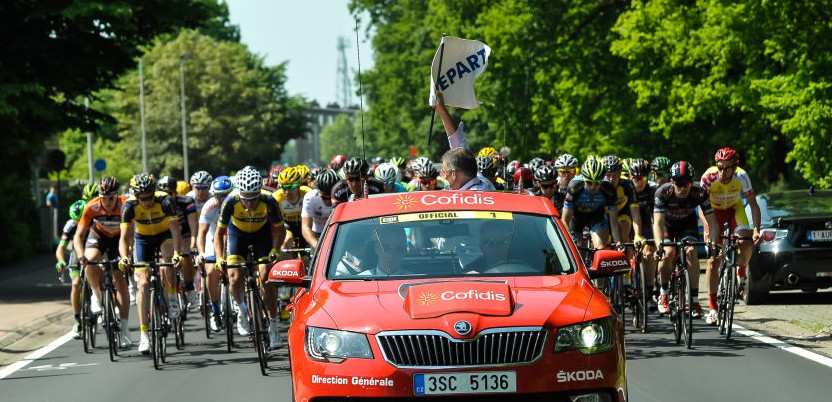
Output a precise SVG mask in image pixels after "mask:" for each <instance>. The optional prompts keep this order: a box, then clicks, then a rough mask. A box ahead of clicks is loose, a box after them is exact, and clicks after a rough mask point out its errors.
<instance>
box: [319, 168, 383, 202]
mask: <svg viewBox="0 0 832 402" xmlns="http://www.w3.org/2000/svg"><path fill="white" fill-rule="evenodd" d="M368 168H369V166H368V165H367V161H365V160H364V158H361V157H355V158H352V159H350V160H348V161H347V162H346V163H344V180H341V181H340V182H338V183H337V184H336V185H335V187H333V189H332V202H333V204H338V203H340V202H347V201H353V200H355V199H358V198H364V197H366V195H365V194H364V191H365V187H366V191H367V194H368V195H369V194H380V193H383V192H384V184H383V183H381V182H380V181H378V180H377V179H376V178H375V177H367V171H368Z"/></svg>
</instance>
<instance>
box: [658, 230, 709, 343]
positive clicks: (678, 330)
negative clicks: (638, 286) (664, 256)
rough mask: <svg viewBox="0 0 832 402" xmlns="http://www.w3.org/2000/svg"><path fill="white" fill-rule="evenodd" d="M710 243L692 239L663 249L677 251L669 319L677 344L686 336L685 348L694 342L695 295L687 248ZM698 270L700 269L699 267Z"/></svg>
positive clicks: (671, 285) (674, 243)
mask: <svg viewBox="0 0 832 402" xmlns="http://www.w3.org/2000/svg"><path fill="white" fill-rule="evenodd" d="M709 244H710V243H707V242H697V241H693V240H691V239H690V238H685V239H682V241H677V242H664V243H662V244H661V247H674V248H675V249H676V263H675V264H674V269H673V270H672V271H671V273H670V294H669V295H668V305H669V306H670V312H669V313H668V317H669V318H670V321H671V322H672V323H673V335H674V340H675V341H676V344H677V345H678V344H680V343H681V342H682V337H683V336H684V341H685V347H686V348H688V349H690V348H691V347H692V342H693V313H692V311H691V310H692V308H693V294H692V293H691V287H690V286H689V284H690V270H688V259H687V253H685V248H687V247H698V246H706V247H708V246H709ZM697 269H698V267H697Z"/></svg>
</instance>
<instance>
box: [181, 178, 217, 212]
mask: <svg viewBox="0 0 832 402" xmlns="http://www.w3.org/2000/svg"><path fill="white" fill-rule="evenodd" d="M213 180H214V177H213V176H211V174H210V173H208V172H206V171H204V170H200V171H198V172H196V173H194V174H192V175H191V189H190V191H188V192H187V193H186V194H185V195H186V196H188V197H191V198H193V199H194V205H195V206H196V213H197V217H198V216H199V213H200V211H202V206H203V205H205V203H206V202H208V200H209V199H210V198H211V193H210V188H211V181H213Z"/></svg>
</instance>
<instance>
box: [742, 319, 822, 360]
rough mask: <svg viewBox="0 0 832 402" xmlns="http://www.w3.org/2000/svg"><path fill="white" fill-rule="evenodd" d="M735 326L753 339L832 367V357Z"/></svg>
mask: <svg viewBox="0 0 832 402" xmlns="http://www.w3.org/2000/svg"><path fill="white" fill-rule="evenodd" d="M733 327H734V329H735V332H737V333H739V334H741V335H744V336H747V337H749V338H751V339H754V340H757V341H759V342H762V343H766V344H769V345H771V346H774V347H776V348H778V349H783V350H785V351H786V352H789V353H793V354H796V355H798V356H800V357H802V358H804V359H809V360H811V361H813V362H815V363H819V364H822V365H824V366H826V367H831V368H832V359H830V358H828V357H826V356H823V355H819V354H817V353H815V352H810V351H808V350H806V349H803V348H801V347H799V346H795V345H792V344H790V343H786V342H783V341H781V340H778V339H774V338H772V337H770V336H765V335H763V334H761V333H759V332H756V331H752V330H749V329H746V328H743V327H741V326H739V325H737V324H734V325H733Z"/></svg>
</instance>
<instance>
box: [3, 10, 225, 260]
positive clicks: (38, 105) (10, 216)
mask: <svg viewBox="0 0 832 402" xmlns="http://www.w3.org/2000/svg"><path fill="white" fill-rule="evenodd" d="M183 26H187V27H200V28H205V29H206V30H208V31H210V32H211V33H212V34H215V35H218V36H221V37H225V38H229V39H232V38H234V37H239V34H238V33H237V29H236V28H235V27H232V26H230V25H229V24H228V9H227V6H226V5H225V4H224V3H222V4H220V3H218V2H217V1H216V0H123V1H119V2H109V1H94V0H86V1H80V0H75V1H63V2H54V1H50V2H43V1H36V0H9V1H4V2H2V5H0V127H3V136H4V139H6V142H5V143H4V146H3V147H0V169H2V171H3V172H4V176H3V180H0V191H2V192H3V193H4V194H14V196H8V197H0V221H2V222H4V225H3V226H2V229H0V258H8V257H10V256H15V257H20V256H21V255H26V254H28V253H30V252H31V251H32V250H33V249H34V248H35V246H37V244H38V241H37V230H36V229H35V228H36V226H35V227H30V224H31V222H36V221H37V217H36V215H35V210H34V205H36V204H35V203H34V202H33V199H32V198H33V194H32V193H31V192H30V191H28V190H29V189H30V188H31V187H29V186H28V185H27V183H29V177H30V176H31V171H32V169H33V168H35V165H36V163H35V162H36V160H37V158H38V156H39V155H41V154H42V152H43V144H44V140H45V139H47V138H50V137H51V136H53V135H56V134H57V133H59V132H62V131H64V130H65V129H67V128H71V127H81V128H83V129H87V128H88V127H89V126H90V125H91V124H93V122H94V121H95V119H93V118H87V116H88V113H87V111H86V110H85V108H84V107H83V102H78V99H79V98H80V97H83V96H86V95H89V94H90V93H92V92H93V91H95V90H97V89H101V88H105V87H107V86H109V85H111V83H112V82H113V80H114V78H115V77H118V76H119V75H121V74H122V73H123V72H124V71H125V70H127V69H129V68H133V67H134V66H135V59H134V58H135V57H136V56H137V55H138V54H139V53H140V50H139V46H141V45H144V44H146V43H148V42H149V41H150V40H151V39H152V38H154V37H156V36H158V35H161V34H164V33H167V32H172V31H175V30H177V29H178V28H179V27H183ZM38 198H39V197H38Z"/></svg>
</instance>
